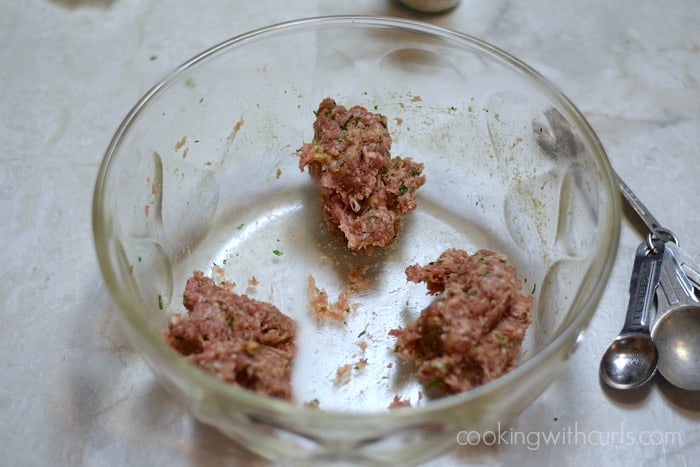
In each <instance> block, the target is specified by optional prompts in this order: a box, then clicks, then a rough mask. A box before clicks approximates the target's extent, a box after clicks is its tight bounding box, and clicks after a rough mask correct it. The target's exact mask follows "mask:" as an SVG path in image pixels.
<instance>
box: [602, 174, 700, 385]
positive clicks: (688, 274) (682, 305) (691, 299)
mask: <svg viewBox="0 0 700 467" xmlns="http://www.w3.org/2000/svg"><path fill="white" fill-rule="evenodd" d="M617 182H618V185H619V187H620V191H621V192H622V194H623V196H624V197H625V198H626V199H627V201H628V202H629V203H630V205H631V206H632V208H633V209H634V211H635V212H636V213H637V215H639V217H640V218H641V220H642V221H643V222H644V223H645V224H646V226H647V228H648V229H649V234H648V236H647V238H646V240H644V241H643V242H642V243H641V244H640V245H639V246H638V247H637V251H636V255H635V261H634V266H633V269H632V277H631V279H630V298H629V303H628V307H627V314H626V317H625V323H624V325H623V327H622V330H621V331H620V333H619V334H618V336H617V337H616V338H615V339H614V340H613V342H612V343H611V344H610V346H609V347H608V349H607V350H606V351H605V353H604V354H603V357H602V359H601V362H600V377H601V380H602V381H603V382H604V383H605V384H607V385H608V386H610V387H613V388H615V389H633V388H637V387H639V386H642V385H643V384H645V383H647V382H648V381H650V380H651V379H652V377H653V376H654V374H655V373H656V372H657V370H658V372H659V373H661V375H662V376H663V377H664V378H665V379H666V380H667V381H668V382H670V383H671V384H673V385H674V386H677V387H679V388H682V389H688V390H700V299H699V298H698V291H699V290H700V268H699V267H698V265H697V264H696V263H695V262H693V260H692V259H691V258H690V257H689V256H688V255H687V254H686V253H685V252H684V251H683V250H682V249H681V248H680V246H679V242H678V239H677V238H676V237H675V235H674V234H673V233H672V232H671V231H670V230H668V229H666V228H664V227H662V226H661V224H659V223H658V221H657V220H656V219H655V218H654V216H653V215H652V214H651V213H650V212H649V210H648V209H647V208H646V207H645V206H644V205H643V204H642V202H641V201H640V200H639V199H638V198H637V196H636V195H635V194H634V193H633V192H632V190H630V188H629V187H628V186H627V185H626V184H625V182H624V181H622V179H621V178H620V177H619V176H618V177H617Z"/></svg>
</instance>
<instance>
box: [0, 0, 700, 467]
mask: <svg viewBox="0 0 700 467" xmlns="http://www.w3.org/2000/svg"><path fill="white" fill-rule="evenodd" d="M2 3H3V4H2V14H1V15H0V44H2V47H0V90H1V94H0V115H2V124H1V125H0V140H1V141H2V143H3V144H2V150H1V151H0V219H2V221H1V222H0V241H1V242H2V246H3V248H2V250H0V264H2V270H3V271H4V272H3V273H2V274H3V277H4V279H3V280H2V282H1V283H0V300H1V305H0V342H1V343H2V346H3V352H2V353H1V354H0V372H1V376H0V459H2V463H3V464H4V465H13V466H25V465H26V466H38V465H73V466H77V465H86V466H87V465H89V466H114V465H168V466H188V465H224V464H226V465H253V464H255V465H266V463H265V462H264V461H261V460H257V459H255V458H254V457H252V456H251V455H249V454H246V452H245V451H243V450H241V449H240V448H239V447H237V446H235V445H232V444H231V443H230V442H228V441H227V440H226V439H225V438H224V437H223V436H222V435H220V434H219V433H218V432H216V431H215V430H213V429H211V428H208V427H206V426H204V425H202V424H200V423H197V422H196V421H194V420H193V419H192V418H191V417H189V416H188V415H187V413H186V412H185V411H184V410H183V408H182V407H180V406H179V405H177V404H176V403H174V402H173V401H172V400H171V398H170V396H169V395H168V393H167V392H166V391H165V390H164V389H162V388H161V387H160V386H159V385H158V384H157V383H156V382H155V380H154V378H153V377H152V375H151V373H150V371H149V370H148V369H147V368H146V366H145V364H144V363H143V361H142V360H141V359H140V357H139V356H138V355H137V354H136V353H135V352H134V351H133V350H131V348H130V346H129V345H128V343H127V342H126V339H125V337H124V335H123V333H122V332H121V330H120V329H119V327H118V326H117V325H116V324H115V322H114V315H113V313H111V312H110V310H111V308H110V307H111V304H110V303H111V301H110V297H109V296H108V294H107V291H106V289H105V286H104V283H103V281H102V279H101V277H100V273H99V268H98V265H97V260H96V257H95V253H94V248H93V241H92V232H91V222H90V220H91V217H90V208H91V196H92V189H93V185H94V181H95V177H96V173H97V168H98V164H99V163H100V161H101V159H102V156H103V153H104V150H105V149H106V146H107V144H108V142H109V140H110V138H111V136H112V134H113V132H114V130H115V129H116V128H117V126H118V124H119V122H120V121H121V119H122V118H123V117H124V116H125V114H126V113H127V111H128V110H129V109H130V107H131V106H132V105H133V104H134V103H135V102H136V100H137V99H138V98H139V97H140V96H141V95H142V94H143V93H145V91H147V90H148V89H149V88H150V86H151V85H152V84H153V83H155V82H156V81H157V80H158V79H160V78H161V77H163V76H164V74H165V73H166V72H168V71H169V70H171V69H172V68H174V67H175V66H176V65H178V64H180V63H181V62H182V61H184V60H186V59H188V58H190V57H191V56H193V55H194V54H196V53H197V52H199V51H201V50H203V49H205V48H207V47H208V46H210V45H213V44H215V43H218V42H220V41H222V40H224V39H227V38H229V37H231V36H235V35H237V34H240V33H243V32H245V31H247V30H250V29H252V28H257V27H261V26H265V25H268V24H270V23H275V22H279V21H283V20H289V19H294V18H297V17H306V16H317V15H326V14H341V13H358V14H382V15H394V16H402V17H409V18H417V19H421V20H425V21H428V22H431V23H435V24H438V25H442V26H447V27H451V28H454V29H458V30H460V31H462V32H466V33H468V34H471V35H474V36H477V37H479V38H482V39H484V40H487V41H489V42H491V43H493V44H495V45H497V46H499V47H501V48H503V49H505V50H506V51H508V52H510V53H512V54H514V55H516V56H518V57H519V58H521V59H523V60H524V61H525V62H527V63H529V64H530V65H532V66H533V67H534V68H536V69H538V70H539V71H540V72H542V73H543V74H544V75H546V76H547V77H548V78H549V79H550V80H552V81H553V82H554V83H555V84H557V85H558V86H559V87H560V88H561V89H562V90H563V91H564V93H565V94H567V95H568V96H569V97H570V98H571V99H572V100H573V101H574V102H575V103H576V104H577V105H578V106H579V108H580V109H581V110H582V111H583V113H584V114H585V115H586V117H587V118H588V119H589V121H590V122H591V124H592V125H593V127H594V129H595V130H596V131H597V133H598V135H599V136H600V138H601V140H602V142H603V144H604V146H605V148H606V149H607V152H608V155H609V157H610V160H611V162H612V165H613V166H614V167H615V168H616V169H617V171H618V172H619V173H620V175H621V176H622V177H623V178H624V179H625V180H626V181H627V182H628V184H629V185H630V186H631V187H632V189H634V190H635V191H636V192H637V194H638V195H639V197H640V198H642V199H643V200H644V201H645V202H646V204H647V205H648V206H649V208H650V209H651V210H652V211H653V212H654V213H656V215H657V217H658V218H659V220H660V221H661V222H662V223H665V224H667V225H668V226H669V227H670V228H671V229H673V230H674V232H675V233H676V235H677V236H678V237H679V238H680V239H681V241H682V245H683V246H684V248H685V249H686V250H687V252H688V253H690V254H691V255H692V256H693V257H695V258H698V259H699V260H700V237H698V235H697V232H700V214H698V210H697V209H696V206H697V204H696V200H697V193H696V191H695V190H696V186H697V180H699V179H700V164H698V162H697V161H698V159H699V158H700V150H699V148H700V27H698V25H699V24H700V6H699V5H698V3H697V2H695V0H677V1H653V2H652V1H645V0H642V1H638V0H624V1H617V2H610V1H608V0H592V1H587V2H562V1H556V0H531V1H528V2H511V1H507V0H462V2H461V4H460V5H459V6H458V7H457V8H456V9H455V10H453V11H450V12H448V13H446V14H442V15H435V16H430V15H419V14H415V13H412V12H411V11H408V10H406V9H404V8H402V7H401V6H399V5H398V4H397V3H395V2H393V1H390V0H374V1H370V0H356V1H353V2H330V1H320V0H297V1H295V2H284V3H285V4H284V5H283V2H280V1H273V0H257V1H256V2H252V3H250V2H236V1H231V0H207V1H204V2H203V1H194V0H168V1H165V2H161V1H156V0H53V1H50V0H22V1H14V2H10V1H6V2H2ZM287 5H293V6H287ZM642 235H643V233H642V232H641V229H639V228H638V224H637V223H636V222H635V221H633V219H630V218H629V217H625V218H624V219H623V225H622V234H621V238H620V247H619V252H618V258H617V260H616V263H615V267H614V270H613V273H612V276H611V278H610V281H609V284H608V287H607V289H606V291H605V293H604V295H603V298H602V301H601V302H600V306H599V308H598V312H597V314H596V315H595V317H594V319H593V321H592V323H591V326H590V328H589V330H588V332H587V333H586V334H585V339H584V340H583V342H582V344H581V345H580V347H579V348H578V350H577V351H576V353H575V354H574V355H573V357H572V361H571V365H570V366H569V367H568V369H567V370H566V371H565V372H564V373H563V374H562V375H561V376H560V378H559V379H558V380H557V381H556V382H555V383H554V384H553V385H552V386H550V387H549V389H548V390H547V391H546V392H545V393H544V394H543V395H542V396H541V397H540V398H539V399H538V400H537V401H536V402H535V403H534V404H533V405H532V406H530V407H529V408H528V409H527V410H526V411H525V412H524V413H522V415H520V416H519V417H518V418H517V420H516V421H515V423H514V424H513V425H512V429H513V430H517V431H521V432H523V433H528V434H529V433H534V435H531V438H529V439H530V440H531V441H532V442H528V443H515V444H508V443H503V442H501V443H498V444H497V445H495V446H490V447H489V446H482V447H481V448H479V449H478V450H476V451H474V450H467V449H464V448H461V447H459V446H458V445H457V443H455V449H454V450H453V451H452V452H450V453H448V454H446V455H445V456H443V457H441V458H440V459H438V460H436V461H435V462H433V463H431V465H453V464H457V463H462V464H463V463H467V462H471V463H475V464H483V465H562V463H565V464H568V465H616V466H618V467H622V466H627V465H629V466H638V465H660V466H664V465H669V466H680V465H693V464H696V462H697V459H698V457H700V423H698V422H700V394H698V393H692V392H687V391H681V390H678V389H674V388H673V387H671V386H670V385H669V384H668V383H665V382H664V381H662V380H660V378H659V379H657V380H656V382H655V383H654V384H652V385H651V386H649V387H648V388H646V389H645V390H642V391H639V392H634V393H626V394H622V395H620V394H614V393H611V392H610V391H607V390H605V389H604V388H602V387H601V385H600V383H599V381H598V362H599V359H600V356H601V354H602V352H603V351H604V349H605V348H606V346H607V345H608V343H609V342H610V341H611V340H612V339H613V337H614V336H615V335H616V334H617V332H618V330H619V328H620V327H621V325H622V320H623V314H624V311H625V309H626V303H627V287H628V283H629V275H630V271H631V268H632V259H633V256H634V250H635V248H636V246H637V244H638V243H639V242H640V240H641V239H642ZM567 432H569V433H574V434H575V435H574V436H571V435H569V436H568V439H567V440H564V437H561V438H559V440H558V441H556V442H552V441H551V440H550V442H549V444H548V443H546V442H545V440H544V439H543V438H542V436H543V435H544V434H546V433H553V434H556V433H567ZM576 433H581V434H576ZM538 434H539V436H540V438H539V440H540V444H539V445H536V443H535V442H534V441H535V436H538Z"/></svg>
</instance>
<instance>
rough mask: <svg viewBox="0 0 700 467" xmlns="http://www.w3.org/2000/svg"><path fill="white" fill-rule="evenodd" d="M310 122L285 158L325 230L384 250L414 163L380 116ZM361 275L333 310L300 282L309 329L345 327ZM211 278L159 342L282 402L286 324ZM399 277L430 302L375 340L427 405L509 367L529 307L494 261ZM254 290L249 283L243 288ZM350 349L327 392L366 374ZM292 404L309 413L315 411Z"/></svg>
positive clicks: (406, 207) (315, 403) (456, 256)
mask: <svg viewBox="0 0 700 467" xmlns="http://www.w3.org/2000/svg"><path fill="white" fill-rule="evenodd" d="M315 114H316V120H315V122H314V124H313V127H314V139H313V142H312V143H309V144H305V145H304V146H303V147H302V148H301V149H300V150H299V151H297V156H299V167H300V169H301V170H302V171H303V170H304V168H305V167H307V166H308V167H309V172H310V174H311V176H312V178H313V179H314V182H315V185H316V189H317V191H318V194H319V196H320V199H321V204H322V215H321V217H322V219H323V221H324V223H325V224H326V226H327V227H328V228H329V229H330V230H331V231H332V232H333V233H335V234H338V235H339V236H340V237H341V238H343V239H344V242H346V245H347V248H348V250H350V251H351V252H353V253H358V252H359V253H365V254H367V255H368V257H370V255H371V253H372V251H373V248H375V247H386V246H389V245H391V244H392V243H393V242H394V240H395V238H396V236H397V234H398V230H399V226H400V223H401V219H402V217H403V216H404V215H405V214H407V213H408V212H410V211H412V210H414V209H415V208H416V207H417V204H416V201H415V193H416V190H417V189H418V188H420V187H421V186H422V185H423V184H424V183H425V181H426V179H425V176H424V175H423V174H422V172H423V164H420V163H416V162H414V161H413V160H412V159H411V158H403V159H402V158H400V157H393V158H392V157H391V155H390V149H391V137H390V136H389V132H388V130H387V125H386V122H387V118H386V117H385V116H383V115H379V114H374V113H371V112H369V111H367V109H365V108H363V107H360V106H354V107H351V108H350V109H346V108H345V107H343V106H340V105H337V104H336V102H335V101H334V100H333V99H330V98H326V99H324V100H323V101H322V102H321V104H320V105H319V107H318V111H317V112H315ZM366 269H367V266H365V267H364V268H357V267H352V266H351V269H350V275H349V277H348V283H347V284H346V285H345V286H344V287H343V289H342V290H341V292H340V295H339V297H338V300H337V301H336V302H331V301H330V300H329V297H328V294H327V293H326V292H325V290H323V289H322V288H320V287H318V286H317V283H316V280H315V278H314V276H313V275H312V274H309V275H308V276H307V277H306V280H307V284H308V290H309V302H308V307H309V312H310V313H311V314H312V316H313V317H314V318H315V319H316V322H317V323H319V324H321V323H323V322H327V321H331V322H338V323H345V319H346V316H347V315H348V314H349V313H350V312H351V311H354V310H355V309H357V308H358V306H359V304H357V303H351V302H350V298H351V293H352V291H366V290H368V289H369V288H370V286H371V284H370V282H369V281H368V280H367V279H366V277H365V275H364V273H365V272H366ZM252 272H253V271H248V272H247V274H251V273H252ZM212 273H213V274H214V275H218V276H220V277H219V278H218V279H220V280H217V281H216V282H215V281H214V280H213V279H211V278H209V277H206V276H205V275H204V274H203V273H202V272H201V271H194V274H193V276H192V277H191V278H189V280H188V281H187V284H186V286H185V291H184V297H183V304H184V306H185V308H186V309H187V314H185V315H173V316H171V317H170V318H169V320H168V329H167V330H166V331H165V340H166V342H167V343H168V344H169V345H170V346H171V347H173V348H174V349H175V350H177V351H178V352H180V353H181V354H183V355H185V356H187V358H188V359H189V360H190V361H191V362H192V363H194V364H196V365H198V366H199V367H201V368H202V369H204V370H205V371H208V372H210V373H212V374H214V375H215V376H216V377H218V378H220V379H222V380H223V381H226V382H228V383H232V384H237V385H239V386H241V387H243V388H247V389H250V390H253V391H255V392H257V393H259V394H262V395H267V396H271V397H276V398H280V399H284V400H290V401H291V400H294V395H293V393H292V386H291V375H292V370H293V365H292V363H293V360H294V358H295V356H296V353H297V345H296V342H295V339H296V337H297V323H296V322H295V321H294V320H293V319H292V318H290V317H289V316H287V315H285V314H284V313H282V312H281V311H280V310H278V309H277V308H276V307H275V306H274V305H272V304H270V303H266V302H261V301H257V300H254V299H252V298H250V297H248V296H246V295H239V294H236V293H234V292H233V291H232V289H233V288H234V287H235V283H231V282H228V281H226V280H225V279H224V278H223V269H221V268H218V269H217V270H213V271H212ZM405 273H406V277H407V279H408V281H411V282H416V283H419V282H425V283H426V285H427V288H428V293H429V294H431V295H435V298H434V299H433V301H432V302H431V303H430V304H429V305H428V306H427V307H426V308H425V309H424V310H422V311H421V313H420V316H419V317H418V318H417V319H416V320H415V321H414V322H411V323H408V324H406V325H405V327H400V328H397V329H387V332H388V333H389V335H390V336H393V337H394V338H395V339H396V340H395V342H396V346H395V348H394V352H395V353H396V354H397V355H398V356H399V357H400V358H402V359H403V360H408V361H412V362H413V363H415V367H416V373H417V378H418V379H419V381H420V382H421V383H422V384H423V386H424V388H425V389H427V390H430V391H431V393H434V394H438V395H439V394H452V393H457V392H461V391H466V390H469V389H471V388H473V387H476V386H479V385H481V384H485V383H487V382H489V381H491V380H493V379H495V378H497V377H499V376H500V375H502V374H504V373H506V372H508V371H510V370H511V369H512V368H513V367H514V365H515V362H516V359H517V356H518V354H519V351H520V346H521V344H522V341H523V339H524V337H525V331H526V329H527V327H528V326H529V325H530V323H531V320H532V318H531V315H530V310H531V308H532V305H533V297H532V296H527V295H523V294H522V287H523V283H522V281H521V280H520V278H519V277H518V276H517V273H516V270H515V267H514V266H513V265H511V264H509V263H508V262H507V260H506V257H505V256H504V255H502V254H499V253H496V252H493V251H488V250H479V251H477V252H475V253H474V254H473V255H469V254H468V253H467V252H466V251H464V250H461V249H457V248H450V249H447V250H445V251H444V252H443V253H442V254H441V255H440V257H439V258H438V259H437V260H436V261H434V262H431V263H429V264H427V265H425V266H420V265H417V264H415V265H411V266H408V267H407V268H406V270H405ZM298 279H299V280H304V279H305V278H303V277H301V278H298ZM290 280H294V278H290ZM257 284H258V280H257V279H256V277H255V276H254V275H250V279H249V280H248V285H249V289H250V288H253V287H254V286H256V285H257ZM397 313H399V310H398V309H397ZM365 330H366V328H365ZM364 334H365V331H363V332H362V333H360V335H359V336H358V338H359V337H361V336H363V335H364ZM358 345H359V347H360V350H361V355H360V356H359V357H358V360H357V361H354V362H353V363H344V364H342V363H341V364H340V365H339V366H338V369H337V371H336V375H335V378H334V379H333V381H332V384H333V385H334V386H336V387H337V386H342V385H345V384H346V383H347V382H348V380H349V378H351V376H352V374H353V373H354V372H355V371H361V370H363V369H364V368H365V366H367V365H368V360H367V358H365V357H364V352H365V350H366V348H367V343H366V341H364V340H363V341H361V342H360V343H359V344H358ZM388 353H390V352H388ZM353 357H356V355H355V356H353ZM382 365H383V364H382ZM392 365H393V363H392V362H388V364H386V367H387V368H391V367H392ZM436 391H437V392H436ZM420 399H422V393H420V397H419V400H420ZM304 405H305V406H307V407H313V408H318V407H319V405H320V401H319V400H318V399H314V400H312V401H310V402H306V403H305V404H304ZM408 406H410V400H409V399H402V398H400V397H399V396H398V395H396V396H395V397H394V400H393V401H391V403H390V405H389V407H388V408H389V409H396V408H401V407H408Z"/></svg>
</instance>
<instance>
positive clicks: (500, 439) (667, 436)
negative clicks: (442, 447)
mask: <svg viewBox="0 0 700 467" xmlns="http://www.w3.org/2000/svg"><path fill="white" fill-rule="evenodd" d="M456 438H457V444H459V445H460V446H526V447H527V448H528V449H529V450H531V451H536V450H538V449H540V448H542V447H546V446H577V445H580V446H670V445H675V446H679V445H682V444H683V434H682V433H681V432H680V431H660V430H640V431H632V430H628V429H627V428H626V427H625V425H624V423H620V425H619V427H617V429H613V430H582V429H580V428H579V426H578V423H577V422H576V423H574V424H573V426H571V425H567V426H565V427H563V428H562V429H560V430H551V431H519V430H515V429H513V428H504V427H502V426H501V424H500V423H499V424H498V426H497V427H496V428H495V429H493V430H487V431H476V430H461V431H459V432H457V437H456Z"/></svg>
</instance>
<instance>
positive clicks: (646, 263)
mask: <svg viewBox="0 0 700 467" xmlns="http://www.w3.org/2000/svg"><path fill="white" fill-rule="evenodd" d="M650 242H651V245H652V246H651V248H650V247H649V245H647V242H642V243H641V244H640V245H639V247H637V254H636V255H635V258H634V267H633V269H632V279H631V280H630V300H629V305H628V306H627V315H626V317H625V324H624V326H623V327H622V330H621V331H620V333H619V334H618V336H617V337H616V338H615V340H613V341H612V343H611V344H610V346H609V347H608V349H607V350H606V351H605V353H604V354H603V358H602V359H601V361H600V378H601V379H602V380H603V382H604V383H605V384H607V385H608V386H610V387H613V388H615V389H632V388H636V387H639V386H641V385H643V384H645V383H646V382H647V381H649V380H650V379H651V378H652V377H653V376H654V373H655V372H656V366H657V353H656V346H655V345H654V342H653V341H652V339H651V336H650V335H649V324H650V321H651V309H652V306H653V301H654V295H655V293H656V286H657V285H658V283H659V276H660V273H661V263H662V260H663V257H664V243H663V242H661V241H659V240H653V241H652V240H650Z"/></svg>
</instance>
